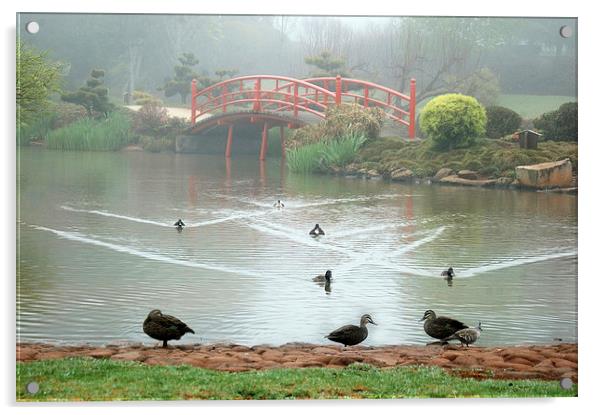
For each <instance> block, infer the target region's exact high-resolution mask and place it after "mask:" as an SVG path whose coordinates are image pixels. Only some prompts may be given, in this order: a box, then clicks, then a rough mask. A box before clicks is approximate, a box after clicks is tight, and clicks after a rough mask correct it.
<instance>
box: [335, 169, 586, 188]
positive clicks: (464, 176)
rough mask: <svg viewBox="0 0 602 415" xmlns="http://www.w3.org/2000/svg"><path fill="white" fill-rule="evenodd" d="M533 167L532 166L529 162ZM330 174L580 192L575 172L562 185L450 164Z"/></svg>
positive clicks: (422, 182)
mask: <svg viewBox="0 0 602 415" xmlns="http://www.w3.org/2000/svg"><path fill="white" fill-rule="evenodd" d="M525 167H531V166H525ZM328 174H331V175H335V176H342V177H346V178H349V179H363V180H387V181H390V182H398V183H406V184H416V185H418V184H429V185H430V184H439V185H450V186H467V187H481V188H493V189H509V190H526V191H537V192H553V193H563V194H572V195H576V194H577V193H578V187H577V176H576V175H574V176H572V177H571V178H570V179H569V181H567V182H566V183H564V184H563V185H562V186H556V185H551V186H539V185H537V184H528V183H525V182H521V181H520V180H518V179H511V178H509V177H498V178H490V177H480V176H478V174H477V173H476V172H474V171H471V170H460V171H458V172H455V171H453V170H452V169H449V168H441V169H440V170H439V171H438V172H437V174H435V176H433V177H417V176H416V175H415V174H414V172H413V171H412V170H410V169H404V168H401V169H397V170H394V171H392V172H385V173H381V172H379V171H378V170H376V169H367V168H361V167H360V166H359V165H357V164H350V165H348V166H346V167H345V168H338V167H331V168H330V170H329V171H328Z"/></svg>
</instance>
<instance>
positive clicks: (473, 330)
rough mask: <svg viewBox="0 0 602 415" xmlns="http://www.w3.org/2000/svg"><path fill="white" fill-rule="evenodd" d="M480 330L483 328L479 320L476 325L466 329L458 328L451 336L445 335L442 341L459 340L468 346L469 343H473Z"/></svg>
mask: <svg viewBox="0 0 602 415" xmlns="http://www.w3.org/2000/svg"><path fill="white" fill-rule="evenodd" d="M481 330H483V329H482V328H481V322H480V321H479V324H478V325H477V327H469V328H466V329H462V330H458V331H457V332H455V333H454V334H452V335H451V336H449V337H446V338H445V339H444V341H450V340H459V341H460V343H462V345H463V346H466V347H468V345H469V344H473V343H474V342H476V341H477V340H478V339H479V337H480V336H481Z"/></svg>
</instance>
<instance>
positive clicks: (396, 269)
mask: <svg viewBox="0 0 602 415" xmlns="http://www.w3.org/2000/svg"><path fill="white" fill-rule="evenodd" d="M19 159H20V172H19V177H20V183H19V194H18V200H19V210H18V218H19V223H18V230H19V234H18V236H19V246H18V267H17V268H18V269H17V278H18V279H17V289H18V292H17V294H18V298H17V306H18V315H17V331H18V333H17V334H18V340H20V341H52V342H66V343H84V342H85V343H96V344H102V343H108V342H113V341H120V340H125V341H143V342H145V343H146V344H153V341H152V340H151V339H150V338H148V337H147V336H146V335H145V334H144V333H143V331H142V322H143V320H144V318H145V317H146V315H147V314H148V312H149V311H150V310H151V309H154V308H159V309H161V310H162V311H163V312H164V313H166V314H172V315H175V316H177V317H179V318H181V319H182V320H184V321H185V322H186V323H188V325H189V326H190V327H192V328H193V329H194V330H195V331H196V335H186V336H185V337H184V338H183V339H182V340H181V341H180V342H178V343H197V342H203V343H215V342H234V343H238V344H246V345H254V344H262V343H269V344H283V343H286V342H291V341H302V342H311V343H328V341H327V340H326V339H324V338H323V336H324V335H325V334H327V333H329V332H330V331H331V330H333V329H335V328H337V327H339V326H341V325H344V324H349V323H353V324H358V322H359V317H360V316H361V315H362V314H363V313H370V314H371V315H372V317H373V319H374V320H375V321H376V322H377V323H378V324H379V325H378V326H372V325H369V330H370V335H369V337H368V339H367V340H366V341H365V343H364V344H366V345H383V344H424V343H425V342H427V341H429V338H428V337H427V336H426V334H425V333H424V332H423V330H422V324H421V322H419V321H418V320H419V319H420V318H421V317H422V315H423V313H424V311H425V310H427V309H433V310H435V311H436V312H437V313H439V314H443V315H448V316H453V317H455V318H458V319H460V320H462V321H464V322H465V323H467V324H468V325H471V326H473V325H476V323H477V321H481V322H482V324H483V334H482V336H481V339H480V341H479V344H481V345H503V344H523V343H551V342H553V341H554V339H555V338H562V339H563V341H576V336H577V333H576V326H577V298H576V296H577V290H576V288H577V199H576V197H575V196H570V195H558V194H546V193H531V192H517V191H507V190H483V189H468V188H458V187H443V186H429V185H415V186H411V185H400V184H390V183H385V182H381V181H363V180H357V179H345V178H337V177H329V176H312V177H299V176H295V175H290V174H288V173H287V172H286V170H285V169H283V168H282V166H281V165H280V161H279V160H272V161H269V162H268V163H267V164H266V166H265V168H263V169H261V168H260V165H259V163H258V161H257V160H256V158H255V157H251V158H234V159H233V160H232V162H231V166H230V167H228V166H227V164H226V162H225V160H224V159H223V157H221V156H205V155H183V154H148V153H97V154H94V153H76V152H58V151H56V152H55V151H45V150H40V149H22V150H21V153H20V156H19ZM277 199H281V200H282V201H283V202H284V204H285V207H284V208H283V209H281V210H278V209H275V208H273V207H272V205H273V203H274V202H275V201H276V200H277ZM178 218H182V220H183V221H184V222H185V223H186V225H187V226H186V227H185V229H184V231H183V232H181V233H178V232H177V231H176V230H175V229H174V228H173V227H172V225H173V223H174V222H175V221H176V220H177V219H178ZM316 223H319V224H320V226H321V227H322V228H323V229H324V231H325V232H326V235H325V236H323V237H320V238H319V239H312V238H311V237H309V235H308V232H309V230H311V228H312V227H313V226H314V224H316ZM450 265H451V266H453V267H454V269H455V270H456V275H457V276H456V278H455V279H454V281H453V284H452V285H451V286H449V285H448V283H447V282H445V281H444V280H443V279H442V277H440V276H439V274H440V273H441V271H442V270H443V269H444V268H446V267H448V266H450ZM327 269H330V270H332V273H333V283H332V284H331V286H330V292H328V291H326V290H325V287H323V286H320V285H318V284H317V283H314V282H312V281H311V279H312V277H314V276H315V275H318V274H323V273H324V271H326V270H327Z"/></svg>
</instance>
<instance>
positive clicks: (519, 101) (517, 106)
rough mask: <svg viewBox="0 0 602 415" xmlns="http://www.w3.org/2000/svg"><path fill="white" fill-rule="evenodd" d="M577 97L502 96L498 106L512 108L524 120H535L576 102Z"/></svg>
mask: <svg viewBox="0 0 602 415" xmlns="http://www.w3.org/2000/svg"><path fill="white" fill-rule="evenodd" d="M575 101H577V98H576V97H569V96H560V95H500V97H499V99H498V105H501V106H502V107H507V108H510V109H511V110H514V111H516V112H518V113H519V115H520V116H521V117H523V118H535V117H537V116H538V115H541V114H543V113H544V112H549V111H553V110H555V109H558V107H559V106H560V105H562V104H564V103H565V102H575Z"/></svg>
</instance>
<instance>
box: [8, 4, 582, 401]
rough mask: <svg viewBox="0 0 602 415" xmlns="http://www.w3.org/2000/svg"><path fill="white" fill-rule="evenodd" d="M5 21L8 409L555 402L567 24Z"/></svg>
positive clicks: (572, 376) (572, 275)
mask: <svg viewBox="0 0 602 415" xmlns="http://www.w3.org/2000/svg"><path fill="white" fill-rule="evenodd" d="M17 20H18V25H17V33H18V44H17V52H18V53H17V71H18V73H17V108H18V117H17V127H18V128H17V131H18V137H17V139H18V144H19V145H18V147H17V161H18V172H17V180H18V183H17V184H18V194H17V202H18V221H17V231H18V232H17V235H18V240H17V244H18V249H17V299H16V300H17V321H16V323H17V360H18V366H17V399H18V400H20V401H27V400H43V401H46V400H57V399H58V400H113V399H114V400H123V399H128V400H140V399H142V400H156V399H164V400H179V399H241V398H242V399H287V398H299V399H307V398H311V399H323V398H345V397H351V398H398V397H441V396H449V397H451V396H467V397H468V396H491V397H498V396H500V397H501V396H504V397H505V396H576V394H577V386H576V382H577V380H578V378H577V259H578V258H577V257H578V256H577V195H576V193H577V190H576V186H577V134H576V131H577V130H576V127H577V124H576V123H577V118H576V105H577V104H576V102H577V96H576V86H577V77H576V59H577V20H576V19H570V18H566V19H558V18H485V17H481V18H436V17H420V18H418V17H414V18H408V17H369V18H368V17H336V16H333V17H314V16H217V15H101V14H97V15H96V14H95V15H92V14H32V13H22V14H19V15H18V19H17ZM34 23H35V24H34ZM447 94H462V95H463V96H467V97H470V98H467V101H461V104H454V105H466V109H463V110H461V111H460V113H455V115H450V114H453V113H452V112H445V111H452V110H453V108H452V110H450V109H449V108H451V107H453V105H451V104H449V101H448V104H446V105H447V106H446V107H445V106H444V107H445V108H444V110H443V112H442V113H440V114H443V115H440V116H441V117H442V118H441V119H442V120H443V121H442V125H443V126H444V128H443V131H444V134H443V136H442V137H443V138H440V137H438V136H437V134H438V132H437V131H441V130H436V129H435V128H433V127H431V126H430V125H429V121H428V120H429V117H431V118H430V119H432V114H433V108H434V107H435V104H436V102H437V100H440V99H443V100H445V99H450V97H451V98H454V97H458V95H447ZM462 99H464V98H462ZM467 102H468V103H467ZM471 105H474V108H476V110H475V111H476V112H474V113H473V112H471V111H472V110H471V108H473V107H471ZM500 107H504V108H502V109H500ZM435 112H436V110H435ZM463 120H464V121H463ZM462 123H464V124H462ZM471 126H476V127H474V128H476V130H474V129H473V130H471V128H472V127H471ZM463 128H464V129H463ZM457 130H461V133H460V134H459V135H458V139H457V140H456V141H454V140H455V139H454V140H451V141H450V140H449V137H447V136H445V134H450V133H449V132H450V131H457ZM523 130H534V131H536V132H537V133H538V134H540V135H537V142H536V143H535V145H536V148H523V147H524V146H523V144H524V143H526V139H524V138H522V137H523V133H522V131H523ZM524 137H526V136H524ZM439 139H441V140H448V141H444V143H445V144H444V145H443V146H442V145H440V143H439V144H438V140H439ZM316 143H317V144H316ZM335 144H336V145H335ZM318 146H322V147H318ZM549 162H557V163H555V164H554V165H553V166H551V167H550V166H549V165H546V166H540V165H539V164H541V163H549ZM524 165H538V167H532V168H529V170H530V171H531V173H529V175H528V176H527V177H528V178H529V180H530V181H524V180H523V179H521V177H522V176H521V174H522V173H521V167H520V166H524ZM304 166H309V167H307V168H305V167H304ZM534 172H535V173H534ZM538 186H539V188H538ZM179 221H182V222H181V225H180V226H178V222H179ZM316 224H319V228H321V229H323V232H324V234H323V235H319V236H317V237H314V236H312V235H311V234H310V231H312V229H313V228H314V227H315V226H316ZM450 268H451V269H453V273H452V271H451V270H450V272H449V273H448V272H447V271H448V269H450ZM327 270H329V271H331V275H332V279H331V280H330V274H329V277H328V278H325V277H324V274H325V272H326V271H327ZM318 275H319V276H321V277H322V278H320V280H319V281H314V279H315V277H316V276H318ZM153 310H160V312H152V311H153ZM427 310H433V311H434V312H435V313H434V314H430V313H426V312H427ZM366 314H368V315H369V318H368V317H365V318H364V317H362V316H365V315H366ZM170 316H175V317H170ZM441 316H446V317H449V318H453V319H454V320H453V321H452V320H446V319H445V318H443V319H442V318H441ZM421 319H422V320H421ZM456 320H457V321H456ZM372 323H375V324H372ZM349 325H353V326H349ZM343 326H344V327H343ZM339 327H341V329H340V330H337V328H339ZM479 327H480V328H481V329H482V330H481V329H479ZM433 343H434V344H433ZM170 368H172V369H173V370H175V372H169V370H170ZM90 373H93V374H94V375H89V374H90ZM109 373H110V374H111V375H110V380H107V379H109V378H108V377H107V374H109ZM86 374H88V375H86ZM158 379H164V380H165V384H164V385H163V386H162V387H161V388H159V387H158V386H157V382H158ZM509 379H510V381H509ZM107 382H110V383H107ZM561 382H563V383H561ZM109 384H110V385H112V386H108V385H109ZM508 385H511V386H508Z"/></svg>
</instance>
